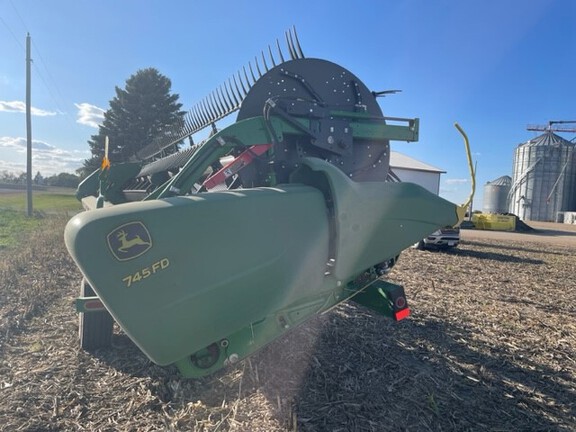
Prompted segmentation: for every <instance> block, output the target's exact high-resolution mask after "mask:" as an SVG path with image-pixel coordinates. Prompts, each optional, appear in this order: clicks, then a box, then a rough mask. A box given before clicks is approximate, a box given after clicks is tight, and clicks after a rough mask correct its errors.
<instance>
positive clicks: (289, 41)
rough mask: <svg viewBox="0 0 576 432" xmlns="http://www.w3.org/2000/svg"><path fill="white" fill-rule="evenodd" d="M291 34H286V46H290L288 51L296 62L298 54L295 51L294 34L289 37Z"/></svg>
mask: <svg viewBox="0 0 576 432" xmlns="http://www.w3.org/2000/svg"><path fill="white" fill-rule="evenodd" d="M288 34H289V32H286V33H285V35H286V44H287V45H288V51H290V57H291V58H292V60H296V52H295V51H294V47H293V46H292V42H291V39H292V33H290V36H288Z"/></svg>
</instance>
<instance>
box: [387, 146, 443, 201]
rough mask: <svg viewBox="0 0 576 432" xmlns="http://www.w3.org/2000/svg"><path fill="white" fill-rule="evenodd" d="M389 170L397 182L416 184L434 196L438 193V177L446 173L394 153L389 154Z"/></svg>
mask: <svg viewBox="0 0 576 432" xmlns="http://www.w3.org/2000/svg"><path fill="white" fill-rule="evenodd" d="M390 170H391V171H392V176H393V177H394V176H395V177H396V178H397V180H400V181H402V182H409V183H416V184H417V185H420V186H422V187H423V188H425V189H428V190H429V191H430V192H432V193H435V194H436V195H438V194H439V193H440V175H441V174H445V173H446V171H443V170H441V169H439V168H436V167H433V166H432V165H428V164H426V163H424V162H420V161H419V160H416V159H414V158H411V157H410V156H406V155H405V154H402V153H398V152H395V151H391V152H390Z"/></svg>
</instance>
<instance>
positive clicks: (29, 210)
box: [26, 33, 33, 217]
mask: <svg viewBox="0 0 576 432" xmlns="http://www.w3.org/2000/svg"><path fill="white" fill-rule="evenodd" d="M31 64H32V59H31V58H30V33H28V34H27V35H26V150H27V151H26V197H27V206H26V209H27V210H26V214H27V215H28V217H30V216H32V213H33V212H32V107H31V96H30V81H31V79H30V66H31Z"/></svg>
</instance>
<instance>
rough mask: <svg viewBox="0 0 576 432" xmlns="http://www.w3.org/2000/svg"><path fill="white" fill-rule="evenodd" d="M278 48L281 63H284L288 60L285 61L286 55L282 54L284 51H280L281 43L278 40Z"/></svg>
mask: <svg viewBox="0 0 576 432" xmlns="http://www.w3.org/2000/svg"><path fill="white" fill-rule="evenodd" d="M276 46H277V47H278V54H279V55H280V60H281V63H284V62H285V61H286V60H284V55H283V54H282V50H281V49H280V41H279V40H278V39H276Z"/></svg>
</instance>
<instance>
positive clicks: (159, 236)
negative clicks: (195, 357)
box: [65, 186, 328, 365]
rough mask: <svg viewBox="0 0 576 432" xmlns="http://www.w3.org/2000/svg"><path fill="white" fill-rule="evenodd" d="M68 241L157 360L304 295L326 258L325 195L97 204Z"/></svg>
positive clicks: (169, 359) (256, 192)
mask: <svg viewBox="0 0 576 432" xmlns="http://www.w3.org/2000/svg"><path fill="white" fill-rule="evenodd" d="M122 231H123V233H122ZM125 234H126V235H125ZM119 236H123V238H125V239H126V238H128V240H124V243H122V242H121V241H119V240H118V238H119ZM137 237H139V238H140V240H141V242H140V244H136V243H137V240H136V238H137ZM65 239H66V244H67V247H68V249H69V251H70V253H71V255H72V256H73V257H74V259H75V261H76V262H77V264H78V266H79V267H80V268H81V270H82V271H83V273H84V274H85V276H86V278H87V279H88V280H89V282H90V283H91V285H92V286H93V287H94V290H95V291H96V292H97V294H98V295H99V296H100V298H101V299H102V301H103V303H104V304H105V305H106V307H107V309H108V310H109V311H110V313H111V314H112V315H113V316H114V318H115V319H116V320H117V321H118V322H119V324H120V325H121V326H122V328H123V329H124V330H125V331H126V333H127V334H128V335H129V336H130V337H131V338H132V339H133V340H134V342H135V343H136V344H137V345H138V346H139V347H140V348H141V349H142V351H144V352H145V353H146V354H147V355H148V357H150V359H151V360H152V361H154V362H155V363H158V364H161V365H166V364H170V363H173V362H175V361H177V360H179V359H181V358H184V357H185V356H187V355H189V354H191V353H193V352H195V351H197V350H199V349H202V348H204V347H205V346H207V345H209V344H210V343H212V342H214V341H216V340H219V339H221V338H223V337H225V336H228V335H229V334H231V333H233V332H235V331H237V330H238V329H240V328H242V327H245V326H247V325H249V324H250V323H252V322H253V321H255V320H256V319H260V318H263V317H264V316H266V315H268V314H270V313H271V312H272V311H274V310H275V309H277V308H278V307H280V305H282V304H289V303H291V302H293V301H294V300H295V299H298V298H301V297H303V296H306V295H309V294H310V289H311V288H312V289H313V288H314V287H321V286H322V283H323V278H324V269H325V264H326V261H327V259H328V222H327V216H326V209H325V206H324V199H323V197H322V194H321V193H320V192H319V191H318V190H316V189H313V188H310V187H303V186H286V187H284V188H260V189H251V190H243V191H235V192H221V193H209V194H203V195H201V196H193V197H177V198H168V199H163V200H154V201H149V202H141V203H129V204H124V205H120V206H115V207H112V208H109V209H99V210H94V211H92V212H86V213H82V214H79V215H77V216H75V217H74V218H73V219H72V220H71V221H70V222H69V224H68V226H67V228H66V233H65ZM128 241H132V244H131V246H130V247H128V248H126V247H124V248H123V245H124V244H126V243H127V242H128ZM147 244H148V245H147ZM122 248H123V249H124V250H127V251H128V253H126V252H123V251H122ZM132 255H134V256H132Z"/></svg>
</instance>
